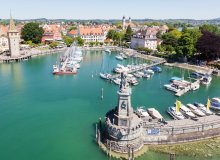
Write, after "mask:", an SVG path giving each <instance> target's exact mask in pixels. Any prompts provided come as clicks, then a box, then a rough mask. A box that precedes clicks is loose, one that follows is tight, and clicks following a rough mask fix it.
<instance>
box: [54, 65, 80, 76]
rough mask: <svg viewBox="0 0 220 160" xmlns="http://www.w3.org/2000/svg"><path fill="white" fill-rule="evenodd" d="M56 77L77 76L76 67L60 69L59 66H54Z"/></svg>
mask: <svg viewBox="0 0 220 160" xmlns="http://www.w3.org/2000/svg"><path fill="white" fill-rule="evenodd" d="M53 74H54V75H64V74H77V69H76V68H75V67H72V68H65V69H64V70H62V69H60V68H59V66H58V65H53Z"/></svg>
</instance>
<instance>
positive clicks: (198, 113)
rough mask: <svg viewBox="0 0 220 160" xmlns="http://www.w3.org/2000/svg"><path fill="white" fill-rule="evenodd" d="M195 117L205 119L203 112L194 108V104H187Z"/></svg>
mask: <svg viewBox="0 0 220 160" xmlns="http://www.w3.org/2000/svg"><path fill="white" fill-rule="evenodd" d="M186 106H187V107H188V108H189V109H190V110H191V111H192V112H193V113H194V114H195V115H197V116H199V117H204V116H205V113H204V112H202V111H201V110H199V109H198V108H197V107H196V106H194V105H193V104H187V105H186Z"/></svg>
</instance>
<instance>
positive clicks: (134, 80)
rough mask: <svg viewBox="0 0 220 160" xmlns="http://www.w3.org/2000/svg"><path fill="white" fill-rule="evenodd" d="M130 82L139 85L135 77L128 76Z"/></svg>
mask: <svg viewBox="0 0 220 160" xmlns="http://www.w3.org/2000/svg"><path fill="white" fill-rule="evenodd" d="M128 83H130V84H131V85H133V86H136V85H138V81H137V79H136V78H135V77H131V78H128Z"/></svg>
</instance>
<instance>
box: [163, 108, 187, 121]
mask: <svg viewBox="0 0 220 160" xmlns="http://www.w3.org/2000/svg"><path fill="white" fill-rule="evenodd" d="M167 113H169V115H170V116H171V117H173V119H177V120H181V119H186V118H185V117H184V116H183V114H182V113H181V112H177V111H176V108H175V107H173V106H172V107H168V109H167Z"/></svg>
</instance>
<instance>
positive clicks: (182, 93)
mask: <svg viewBox="0 0 220 160" xmlns="http://www.w3.org/2000/svg"><path fill="white" fill-rule="evenodd" d="M199 84H200V82H199V80H197V81H195V82H193V83H191V85H190V86H188V87H186V88H184V89H182V90H180V91H179V92H177V93H176V94H175V96H177V97H181V96H182V95H184V94H185V93H187V92H189V91H191V90H193V89H194V88H197V87H196V86H198V85H199Z"/></svg>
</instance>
